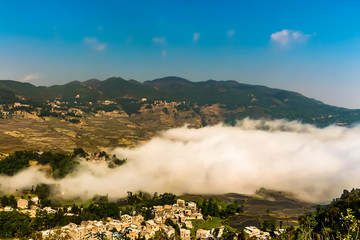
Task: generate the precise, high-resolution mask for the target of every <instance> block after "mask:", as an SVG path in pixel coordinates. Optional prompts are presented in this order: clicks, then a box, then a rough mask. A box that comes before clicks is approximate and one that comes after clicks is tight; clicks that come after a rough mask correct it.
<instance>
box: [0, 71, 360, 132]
mask: <svg viewBox="0 0 360 240" xmlns="http://www.w3.org/2000/svg"><path fill="white" fill-rule="evenodd" d="M144 98H146V99H147V102H151V101H154V100H163V101H168V102H171V101H178V102H184V105H186V106H187V107H189V108H192V109H193V110H194V111H195V112H197V113H199V114H200V115H201V110H202V108H204V107H209V106H214V105H216V106H217V107H218V110H219V111H218V113H219V114H220V115H221V116H220V119H222V120H224V121H225V122H228V123H234V122H235V121H236V120H237V119H242V118H244V117H250V118H255V119H258V118H267V119H280V118H284V119H288V120H300V121H302V122H306V123H312V124H316V125H318V126H327V125H329V124H338V125H349V124H352V123H355V122H358V121H359V120H360V115H359V114H360V110H358V109H355V110H353V109H346V108H341V107H335V106H331V105H327V104H325V103H323V102H321V101H318V100H316V99H313V98H308V97H305V96H303V95H302V94H300V93H297V92H292V91H286V90H281V89H275V88H269V87H265V86H259V85H250V84H243V83H239V82H237V81H233V80H228V81H215V80H208V81H202V82H191V81H189V80H186V79H184V78H180V77H174V76H170V77H164V78H159V79H154V80H149V81H145V82H139V81H136V80H124V79H122V78H119V77H112V78H108V79H106V80H104V81H100V80H97V79H90V80H87V81H84V82H80V81H72V82H69V83H67V84H64V85H54V86H49V87H44V86H39V87H37V86H34V85H32V84H30V83H22V82H17V81H12V80H1V81H0V104H6V103H12V102H14V101H23V102H27V103H31V104H33V105H35V106H41V104H43V103H44V102H46V101H52V100H55V99H61V100H62V101H67V102H75V101H76V102H77V103H78V104H80V105H81V104H86V103H88V102H98V101H104V100H110V101H115V102H120V105H121V100H124V99H126V100H128V101H132V102H138V101H139V100H140V99H144ZM139 108H140V107H139ZM131 113H133V112H131ZM134 113H136V111H135V112H134ZM219 114H218V115H219ZM215 115H216V113H215ZM204 123H205V124H206V122H204Z"/></svg>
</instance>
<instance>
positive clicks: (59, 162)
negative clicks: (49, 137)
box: [0, 151, 79, 178]
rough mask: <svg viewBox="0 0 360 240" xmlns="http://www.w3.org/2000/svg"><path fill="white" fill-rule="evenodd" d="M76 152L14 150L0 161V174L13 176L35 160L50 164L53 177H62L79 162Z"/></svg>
mask: <svg viewBox="0 0 360 240" xmlns="http://www.w3.org/2000/svg"><path fill="white" fill-rule="evenodd" d="M77 155H78V153H77V152H74V153H73V154H70V155H67V154H62V153H52V152H44V153H41V154H40V153H39V152H36V151H16V152H15V153H13V154H11V155H9V156H8V157H6V158H5V159H4V160H2V161H0V174H6V175H9V176H13V175H14V174H16V173H17V172H19V171H21V170H23V169H25V168H27V167H29V162H30V161H37V162H38V164H40V165H46V164H50V166H51V168H52V171H53V176H54V178H63V177H65V176H66V175H67V174H69V173H70V172H71V171H73V170H74V169H75V167H76V166H77V165H78V164H79V162H78V161H77V159H76V156H77Z"/></svg>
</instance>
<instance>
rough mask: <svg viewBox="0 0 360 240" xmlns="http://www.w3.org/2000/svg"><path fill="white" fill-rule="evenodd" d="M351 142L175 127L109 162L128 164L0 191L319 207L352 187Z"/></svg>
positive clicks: (6, 184)
mask: <svg viewBox="0 0 360 240" xmlns="http://www.w3.org/2000/svg"><path fill="white" fill-rule="evenodd" d="M359 135H360V125H358V126H353V127H349V128H345V127H339V126H329V127H326V128H316V127H314V126H312V125H309V124H301V123H298V122H287V121H284V120H273V121H265V120H249V119H245V120H243V121H241V122H239V123H238V124H237V125H236V126H235V127H230V126H224V125H220V124H219V125H217V126H210V127H204V128H200V129H193V128H186V127H182V128H176V129H171V130H167V131H164V132H162V133H160V134H159V135H158V136H156V137H154V138H152V139H151V140H150V141H148V142H147V143H144V144H142V145H139V146H138V147H135V148H131V149H130V148H117V149H115V150H114V152H113V153H114V154H116V156H118V157H119V158H126V159H128V162H127V163H126V164H125V165H123V166H121V167H118V168H114V169H110V168H108V167H107V164H96V165H94V164H91V163H90V162H86V161H82V162H81V165H80V166H79V167H78V168H77V169H76V170H75V172H74V173H72V174H70V175H69V176H68V177H66V178H64V179H61V180H54V179H49V178H48V177H47V176H46V174H45V173H44V172H39V171H38V169H39V166H33V167H30V168H28V169H26V170H25V171H23V172H21V173H19V174H17V175H15V176H12V177H9V176H4V175H1V176H0V183H1V184H0V191H2V192H5V191H7V192H16V189H24V188H31V186H32V185H36V184H39V183H41V182H43V183H48V184H56V185H57V186H59V187H60V188H61V190H62V192H63V193H64V195H63V197H64V198H74V197H77V196H83V197H84V198H92V197H93V196H94V195H95V194H100V195H106V194H109V198H113V199H114V198H117V197H124V196H126V192H127V191H133V192H136V191H139V190H141V191H145V192H149V193H154V192H173V193H175V194H178V195H180V194H183V193H197V194H201V193H203V194H206V193H207V194H216V193H229V192H238V193H248V194H251V193H254V192H255V190H257V189H259V188H260V187H265V188H268V189H274V190H279V191H289V192H295V193H296V194H297V195H298V197H300V198H301V199H305V200H309V201H312V202H314V203H324V202H328V201H330V200H331V199H333V198H334V197H336V196H339V195H340V194H341V193H342V190H343V189H352V188H354V187H356V186H358V184H359V182H360V175H359V171H360V161H359V159H360V151H359V149H360V141H359ZM189 176H191V177H189ZM74 186H76V188H74Z"/></svg>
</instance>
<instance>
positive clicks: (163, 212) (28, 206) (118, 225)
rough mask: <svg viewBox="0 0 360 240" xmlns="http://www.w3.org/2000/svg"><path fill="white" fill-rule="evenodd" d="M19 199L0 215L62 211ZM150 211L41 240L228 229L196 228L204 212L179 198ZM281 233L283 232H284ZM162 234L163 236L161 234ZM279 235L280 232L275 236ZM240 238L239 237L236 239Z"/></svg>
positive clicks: (195, 234) (257, 234) (209, 234)
mask: <svg viewBox="0 0 360 240" xmlns="http://www.w3.org/2000/svg"><path fill="white" fill-rule="evenodd" d="M28 199H29V200H26V199H25V198H19V199H18V200H17V201H16V202H17V208H13V207H10V206H5V207H4V208H0V212H1V211H4V212H12V211H18V212H20V213H24V214H27V215H28V216H30V217H31V218H35V217H36V214H37V213H38V211H46V212H47V213H48V214H55V213H57V212H58V211H59V209H60V208H58V209H53V208H51V207H43V208H40V200H39V198H38V197H37V196H32V197H30V196H29V197H28ZM71 208H72V206H68V207H61V209H62V210H65V212H67V213H65V215H67V216H73V215H74V213H71ZM151 211H152V212H153V214H154V218H153V219H149V220H147V221H145V218H144V217H143V216H142V215H140V214H138V213H136V212H135V211H134V212H133V213H132V214H131V215H130V214H121V212H120V214H119V218H117V219H116V218H107V219H106V220H100V221H96V220H89V221H82V222H81V223H80V224H78V225H77V224H75V223H69V224H67V225H65V226H62V227H56V228H53V229H46V230H43V231H41V238H42V239H75V240H82V239H109V240H113V239H131V240H135V239H146V240H147V239H152V238H154V237H155V236H158V237H159V236H160V238H161V236H163V238H164V236H165V238H168V239H181V240H190V239H204V240H205V239H222V236H223V233H224V229H225V226H220V227H219V228H216V229H215V228H212V229H202V228H199V229H196V231H191V230H194V227H193V223H192V221H193V220H203V219H204V218H203V215H202V214H201V210H200V209H199V208H198V206H197V204H196V203H194V202H186V201H185V200H182V199H177V200H176V203H174V204H168V205H158V206H153V207H152V208H151ZM244 233H245V234H247V236H248V237H249V238H256V239H263V240H266V239H271V237H270V233H268V232H263V231H260V230H259V229H258V228H256V227H254V226H249V227H246V228H245V229H244ZM281 233H282V232H281ZM161 234H163V235H161ZM275 234H276V235H280V233H275ZM236 239H237V238H236Z"/></svg>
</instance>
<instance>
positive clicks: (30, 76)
mask: <svg viewBox="0 0 360 240" xmlns="http://www.w3.org/2000/svg"><path fill="white" fill-rule="evenodd" d="M39 78H40V74H39V73H30V74H28V75H26V76H25V77H24V78H23V79H22V80H23V81H24V82H30V81H34V80H38V79H39Z"/></svg>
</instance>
